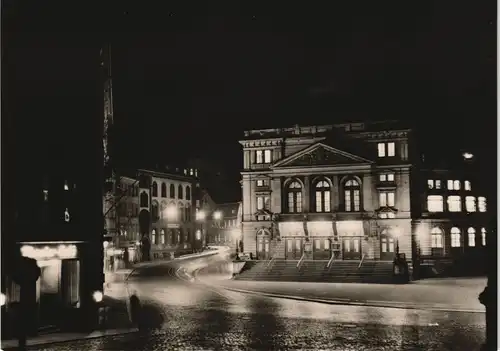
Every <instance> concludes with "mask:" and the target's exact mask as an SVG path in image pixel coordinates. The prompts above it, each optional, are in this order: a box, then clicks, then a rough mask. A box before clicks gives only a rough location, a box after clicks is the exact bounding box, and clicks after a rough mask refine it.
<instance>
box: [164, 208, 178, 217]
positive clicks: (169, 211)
mask: <svg viewBox="0 0 500 351" xmlns="http://www.w3.org/2000/svg"><path fill="white" fill-rule="evenodd" d="M165 214H166V215H167V218H170V219H172V218H175V217H177V207H175V206H168V207H167V208H166V209H165Z"/></svg>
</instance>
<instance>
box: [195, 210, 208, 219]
mask: <svg viewBox="0 0 500 351" xmlns="http://www.w3.org/2000/svg"><path fill="white" fill-rule="evenodd" d="M205 217H206V214H205V211H203V210H199V211H198V212H196V220H197V221H203V220H205Z"/></svg>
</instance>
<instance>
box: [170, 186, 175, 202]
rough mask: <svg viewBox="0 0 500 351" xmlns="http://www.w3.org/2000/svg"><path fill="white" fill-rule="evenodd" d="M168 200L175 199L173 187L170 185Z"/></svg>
mask: <svg viewBox="0 0 500 351" xmlns="http://www.w3.org/2000/svg"><path fill="white" fill-rule="evenodd" d="M170 198H171V199H175V186H174V185H173V184H170Z"/></svg>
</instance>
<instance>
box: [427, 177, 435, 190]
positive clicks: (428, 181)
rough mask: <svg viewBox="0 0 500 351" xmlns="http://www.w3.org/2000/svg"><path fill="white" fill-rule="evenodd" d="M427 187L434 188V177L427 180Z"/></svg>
mask: <svg viewBox="0 0 500 351" xmlns="http://www.w3.org/2000/svg"><path fill="white" fill-rule="evenodd" d="M427 188H429V189H434V180H433V179H429V180H427Z"/></svg>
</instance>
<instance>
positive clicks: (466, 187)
mask: <svg viewBox="0 0 500 351" xmlns="http://www.w3.org/2000/svg"><path fill="white" fill-rule="evenodd" d="M464 189H465V190H467V191H471V190H472V187H471V185H470V181H468V180H466V181H465V182H464Z"/></svg>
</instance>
